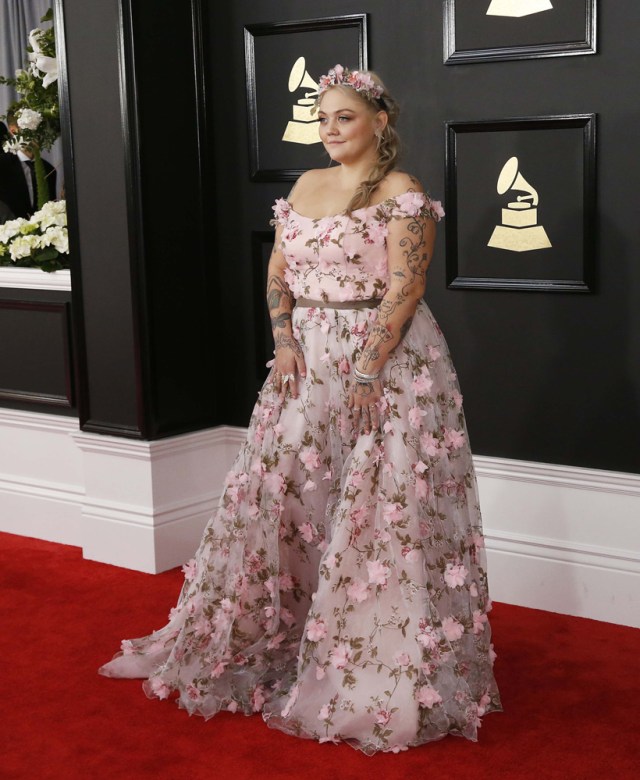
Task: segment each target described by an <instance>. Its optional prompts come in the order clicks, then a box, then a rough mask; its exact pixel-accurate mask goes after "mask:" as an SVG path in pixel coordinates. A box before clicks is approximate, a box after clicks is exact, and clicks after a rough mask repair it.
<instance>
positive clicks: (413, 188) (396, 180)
mask: <svg viewBox="0 0 640 780" xmlns="http://www.w3.org/2000/svg"><path fill="white" fill-rule="evenodd" d="M378 189H379V193H380V198H381V200H388V199H390V198H396V197H398V195H404V194H405V193H406V192H422V193H424V191H425V190H424V187H423V186H422V184H421V183H420V181H419V180H418V179H416V177H415V176H412V175H411V174H410V173H406V172H405V171H391V172H390V173H388V174H387V175H386V176H385V177H384V179H383V180H382V181H381V182H380V184H379V185H378Z"/></svg>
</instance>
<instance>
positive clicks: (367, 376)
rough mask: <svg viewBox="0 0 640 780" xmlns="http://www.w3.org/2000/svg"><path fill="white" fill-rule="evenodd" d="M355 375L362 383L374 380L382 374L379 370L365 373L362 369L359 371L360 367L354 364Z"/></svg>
mask: <svg viewBox="0 0 640 780" xmlns="http://www.w3.org/2000/svg"><path fill="white" fill-rule="evenodd" d="M353 376H354V379H355V380H356V382H360V383H361V384H369V382H374V381H375V380H376V379H377V378H378V377H379V376H380V372H379V371H378V372H377V373H375V374H363V373H362V371H358V369H357V368H356V367H355V366H354V367H353Z"/></svg>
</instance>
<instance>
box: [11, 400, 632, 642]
mask: <svg viewBox="0 0 640 780" xmlns="http://www.w3.org/2000/svg"><path fill="white" fill-rule="evenodd" d="M246 435H247V430H246V429H245V428H241V427H234V426H220V427H217V428H211V429H207V430H203V431H197V432H195V433H188V434H183V435H180V436H174V437H171V438H168V439H162V440H158V441H152V442H148V441H140V440H134V439H124V438H118V437H114V436H101V435H99V434H93V433H84V432H81V431H79V430H78V426H77V420H75V419H74V418H69V417H61V416H57V415H47V414H34V413H32V412H21V411H14V410H10V409H1V408H0V440H2V447H0V530H3V531H8V532H10V533H22V534H24V535H28V536H35V537H37V538H43V539H48V540H51V541H58V542H63V543H66V544H74V545H77V546H80V547H82V549H83V553H84V555H85V557H86V558H90V559H94V560H100V561H104V562H108V563H113V564H115V565H119V566H126V567H128V568H132V569H138V570H142V571H148V572H158V571H163V570H165V569H167V568H171V567H173V566H177V565H180V564H182V563H184V561H185V560H187V559H188V558H190V557H191V555H192V554H193V552H194V551H195V549H196V547H197V545H198V543H199V541H200V538H201V535H202V530H203V529H204V526H205V525H206V523H207V521H208V519H209V518H210V517H211V514H212V512H213V511H215V508H216V506H217V504H218V502H219V500H220V491H221V488H222V484H223V481H224V477H225V474H226V472H227V471H228V469H229V468H230V466H231V464H232V463H233V460H234V459H235V457H236V455H237V453H238V450H239V448H240V446H241V445H242V443H243V442H244V441H245V439H246ZM474 463H475V466H476V473H477V477H478V485H479V489H480V503H481V506H482V512H483V523H484V532H485V539H486V546H487V555H488V559H489V583H490V589H491V594H492V596H493V598H494V599H495V600H496V601H502V602H506V603H510V604H519V605H522V606H526V607H533V608H537V609H544V610H549V611H555V612H561V613H565V614H570V615H579V616H583V617H588V618H593V619H596V620H604V621H609V622H614V623H621V624H624V625H631V626H639V627H640V601H639V599H640V474H627V473H621V472H611V471H604V470H597V469H585V468H576V467H571V466H566V465H555V464H547V463H531V462H526V461H516V460H508V459H504V458H492V457H488V456H476V457H475V458H474Z"/></svg>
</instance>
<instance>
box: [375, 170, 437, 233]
mask: <svg viewBox="0 0 640 780" xmlns="http://www.w3.org/2000/svg"><path fill="white" fill-rule="evenodd" d="M379 194H380V200H381V204H380V206H381V208H382V209H383V211H385V212H386V214H387V216H388V217H389V218H391V219H402V218H404V217H416V216H421V217H426V218H431V219H433V220H434V221H435V222H439V221H440V219H442V217H443V216H444V209H443V208H442V204H441V203H440V201H435V200H431V198H430V196H429V194H428V192H426V190H425V188H424V187H423V186H422V184H421V183H420V181H419V180H418V179H416V177H415V176H412V175H411V174H410V173H405V172H404V171H392V172H391V173H389V174H387V176H386V177H385V178H384V179H383V181H382V182H381V183H380V193H379Z"/></svg>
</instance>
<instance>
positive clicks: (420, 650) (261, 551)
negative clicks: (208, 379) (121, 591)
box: [100, 192, 501, 754]
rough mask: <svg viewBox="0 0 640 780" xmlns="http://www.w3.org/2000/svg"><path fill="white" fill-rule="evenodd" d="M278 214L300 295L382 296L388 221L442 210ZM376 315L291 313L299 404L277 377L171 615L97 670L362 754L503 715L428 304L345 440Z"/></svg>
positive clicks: (391, 205)
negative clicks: (374, 427)
mask: <svg viewBox="0 0 640 780" xmlns="http://www.w3.org/2000/svg"><path fill="white" fill-rule="evenodd" d="M274 211H275V217H276V219H275V221H276V223H279V224H281V225H282V226H283V230H282V250H283V252H284V255H285V258H286V261H287V265H288V268H287V271H286V280H287V283H288V285H289V286H290V288H291V290H292V292H293V294H294V296H295V297H301V296H303V297H306V298H311V299H318V300H323V301H325V302H333V301H350V300H359V299H367V298H372V297H382V295H383V294H384V292H385V290H386V289H387V281H388V269H387V255H386V241H385V239H386V234H387V226H388V223H389V221H390V220H395V219H408V218H411V217H414V216H416V215H417V214H423V215H426V216H429V217H431V218H434V219H436V220H437V219H439V216H440V212H439V209H438V207H437V204H434V203H432V202H431V201H430V200H429V199H428V198H427V197H426V196H425V195H423V194H421V193H415V192H407V193H406V194H404V195H400V196H397V197H395V198H390V199H388V200H386V201H384V202H383V203H381V204H378V205H373V206H369V207H365V208H361V209H357V210H356V211H354V212H353V213H352V214H351V215H350V216H347V215H346V214H340V215H337V216H333V217H326V218H323V219H311V218H309V217H305V216H303V215H301V214H298V213H296V212H295V211H294V210H293V208H292V207H291V205H290V204H289V202H288V201H287V200H285V199H280V200H278V201H276V205H275V206H274ZM376 314H377V309H376V308H373V309H371V308H370V309H362V308H361V309H348V308H347V309H345V308H340V309H337V308H332V307H331V306H327V307H311V308H310V307H308V306H307V307H296V308H295V309H294V312H293V329H294V335H295V337H296V338H297V339H298V341H299V343H300V345H301V347H302V349H303V351H304V356H305V360H306V364H307V379H306V381H304V383H303V384H302V387H301V390H300V397H299V398H298V399H297V400H293V399H291V398H290V397H287V398H286V399H285V400H284V401H282V402H281V401H280V400H279V398H278V395H277V394H276V393H275V392H274V389H273V385H272V379H271V375H270V376H269V377H268V378H267V380H266V383H265V385H264V387H263V389H262V391H261V392H260V394H259V397H258V401H257V403H256V406H255V409H254V411H253V414H252V417H251V421H250V425H249V432H248V436H247V439H246V442H245V443H244V445H243V446H242V448H241V451H240V453H239V455H238V457H237V459H236V461H235V464H234V466H233V468H232V470H231V471H230V472H229V474H228V475H227V478H226V482H225V487H224V492H223V496H222V499H221V502H220V506H219V508H218V510H217V512H216V514H215V515H214V516H213V517H212V519H211V521H210V522H209V524H208V526H207V528H206V530H205V532H204V536H203V539H202V542H201V544H200V547H199V549H198V551H197V553H196V555H195V557H194V558H193V559H192V560H191V561H190V562H189V563H188V564H186V566H185V567H184V572H185V583H184V586H183V588H182V592H181V594H180V598H179V601H178V604H177V606H176V607H174V608H173V609H172V610H171V612H170V615H169V623H168V624H167V625H166V626H165V627H164V628H161V629H160V630H158V631H155V632H154V633H152V634H151V635H150V636H147V637H143V638H141V639H132V640H125V641H123V643H122V648H121V652H119V653H118V654H117V655H116V656H115V657H114V659H113V660H112V661H110V662H109V663H107V664H106V665H105V666H103V667H102V668H101V670H100V671H101V673H103V674H105V675H107V676H110V677H145V678H148V679H146V681H145V682H144V690H145V691H146V693H147V695H148V696H150V697H158V698H160V699H164V698H167V697H172V696H176V697H177V698H178V703H179V705H180V706H181V707H183V708H184V709H186V710H188V712H189V713H199V714H201V715H203V716H204V717H206V718H209V717H211V716H213V715H215V714H216V713H217V712H218V711H219V710H221V709H222V710H230V711H232V712H235V711H241V712H244V713H245V714H250V713H253V712H261V713H262V716H263V717H264V719H265V720H266V721H267V723H268V725H269V726H274V727H276V728H278V729H281V730H283V731H286V732H288V733H290V734H294V735H296V736H300V737H309V738H314V739H318V740H320V741H321V742H324V741H331V742H337V741H340V740H343V741H345V742H348V743H349V744H351V745H353V746H354V747H357V748H359V749H360V750H362V751H364V752H365V753H368V754H371V753H374V752H376V751H379V750H382V751H398V750H402V749H405V748H406V747H408V746H413V745H419V744H421V743H424V742H429V741H431V740H436V739H439V738H441V737H443V736H445V735H446V734H458V735H462V736H464V737H467V738H468V739H471V740H476V738H477V728H478V726H479V725H480V717H481V716H482V715H484V714H486V713H488V712H491V711H496V710H501V704H500V697H499V693H498V690H497V687H496V683H495V680H494V676H493V668H492V667H493V661H494V658H495V654H494V652H493V648H492V645H491V633H490V626H489V622H488V620H487V613H488V612H489V610H490V606H491V605H490V599H489V596H488V589H487V572H486V564H485V560H486V556H485V550H484V544H483V536H482V527H481V517H480V510H479V506H478V497H477V489H476V481H475V475H474V471H473V465H472V461H471V453H470V450H469V444H468V441H467V432H466V428H465V421H464V416H463V411H462V397H461V395H460V392H459V389H458V384H457V380H456V374H455V371H454V369H453V365H452V363H451V358H450V356H449V352H448V349H447V346H446V343H445V340H444V338H443V336H442V333H441V331H440V329H439V328H438V325H437V324H436V322H435V320H434V319H433V317H432V315H431V313H430V312H429V309H428V308H427V306H426V304H425V303H424V302H423V301H421V302H420V304H419V305H418V309H417V312H416V315H415V317H414V320H413V323H412V325H411V328H410V330H409V331H408V333H407V334H406V336H405V337H404V339H403V341H402V342H401V343H400V344H399V345H398V347H396V349H395V350H394V352H393V353H392V354H391V356H390V357H389V359H388V361H387V363H386V365H385V366H384V369H383V371H382V375H381V376H382V380H383V383H384V386H385V395H384V399H383V401H382V407H383V409H382V411H383V419H384V427H383V430H382V431H381V432H372V433H371V434H369V435H359V436H357V437H354V436H353V435H352V432H351V421H352V420H351V416H350V412H349V410H348V408H347V406H346V401H347V395H348V389H349V387H350V383H351V382H352V381H353V380H352V379H351V368H352V365H353V363H354V361H355V359H356V357H357V355H358V352H359V350H361V349H362V347H363V345H364V343H365V341H366V338H367V329H368V327H369V325H370V323H371V322H372V321H373V320H375V318H376Z"/></svg>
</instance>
